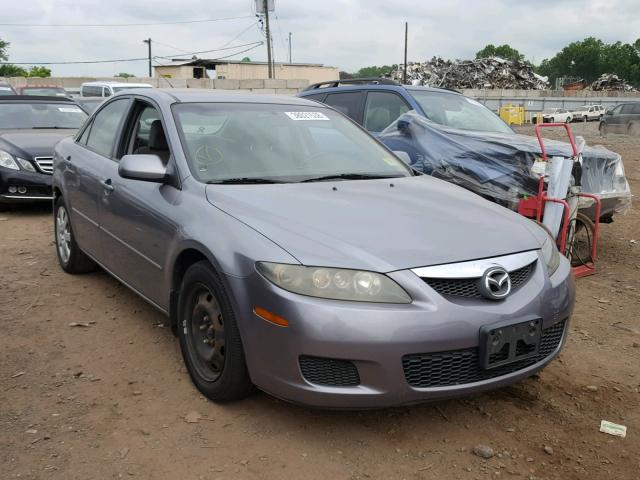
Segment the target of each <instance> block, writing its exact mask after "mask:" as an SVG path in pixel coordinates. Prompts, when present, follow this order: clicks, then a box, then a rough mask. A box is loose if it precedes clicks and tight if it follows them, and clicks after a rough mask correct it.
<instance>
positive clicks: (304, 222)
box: [53, 89, 574, 408]
mask: <svg viewBox="0 0 640 480" xmlns="http://www.w3.org/2000/svg"><path fill="white" fill-rule="evenodd" d="M53 188H54V197H55V200H54V202H55V209H54V219H55V240H56V251H57V255H58V259H59V261H60V265H61V266H62V268H63V269H64V270H65V271H67V272H69V273H81V272H87V271H90V270H92V269H94V268H96V267H97V266H99V267H101V268H103V269H104V270H106V271H107V272H109V273H110V274H112V275H113V276H114V277H115V278H117V279H118V280H119V281H121V282H122V283H124V284H125V285H127V286H128V287H130V288H131V289H132V290H134V291H135V292H136V293H138V294H139V295H140V296H141V297H142V298H144V299H145V300H147V301H148V302H149V303H151V304H152V305H154V306H155V307H157V308H158V309H159V310H160V311H162V312H163V313H165V314H166V315H167V316H169V318H170V321H171V325H172V326H173V329H174V332H175V334H176V335H177V336H178V337H179V340H180V346H181V349H182V354H183V357H184V361H185V364H186V366H187V370H188V372H189V375H190V376H191V379H192V380H193V382H194V384H195V385H196V387H197V388H198V390H200V391H201V392H202V393H203V394H204V395H206V396H207V397H208V398H210V399H212V400H215V401H230V400H235V399H239V398H242V397H244V396H246V395H247V394H249V393H250V392H251V391H252V389H253V388H254V386H257V387H258V388H260V389H261V390H264V391H266V392H268V393H270V394H272V395H274V396H276V397H280V398H283V399H286V400H290V401H294V402H299V403H304V404H308V405H315V406H321V407H335V408H366V407H382V406H389V405H402V404H410V403H416V402H421V401H425V400H432V399H438V398H445V397H452V396H456V395H461V394H468V393H475V392H479V391H483V390H488V389H493V388H496V387H500V386H503V385H508V384H511V383H513V382H516V381H518V380H521V379H523V378H525V377H527V376H529V375H531V374H533V373H534V372H536V371H538V370H540V369H541V368H543V367H544V366H545V365H546V364H548V363H549V362H550V361H551V360H552V359H553V358H554V357H555V356H556V355H557V354H558V352H559V351H560V349H561V347H562V345H563V343H564V341H565V338H566V335H567V330H568V322H569V316H570V314H571V312H572V309H573V302H574V283H573V279H572V277H571V271H570V267H569V263H568V262H567V260H566V259H565V258H564V257H561V256H560V254H559V253H558V250H557V249H556V246H555V243H554V241H553V239H552V238H551V237H550V236H549V235H548V234H547V233H546V231H545V230H543V229H542V228H540V227H538V226H537V225H536V224H535V223H534V222H532V221H530V220H527V219H526V218H524V217H521V216H519V215H517V214H515V213H513V212H511V211H509V210H507V209H505V208H502V207H500V206H497V205H496V204H494V203H491V202H488V201H485V200H483V199H482V198H480V197H479V196H477V195H475V194H473V193H471V192H469V191H467V190H464V189H462V188H459V187H456V186H453V185H451V184H448V183H445V182H443V181H440V180H437V179H434V178H431V177H429V176H423V175H417V174H416V173H414V172H413V171H412V170H410V169H409V168H408V167H407V166H405V165H404V163H403V162H402V161H400V160H399V159H397V158H396V157H395V156H394V155H393V153H391V152H390V151H389V150H387V149H386V148H385V147H384V146H382V145H381V144H379V143H378V142H377V141H376V140H375V139H373V138H372V137H371V136H369V135H368V134H367V133H366V132H365V131H364V130H362V129H361V128H360V127H359V126H358V125H356V124H354V123H353V122H352V121H351V120H349V119H348V118H346V117H345V116H343V115H342V114H340V113H339V112H337V111H334V110H332V109H331V108H329V107H326V106H322V105H319V104H317V103H315V102H312V101H309V100H304V99H299V98H294V97H283V96H277V97H276V96H259V95H243V94H230V93H227V94H221V93H217V92H214V91H202V90H201V91H193V90H191V91H179V90H155V89H154V90H144V91H142V90H137V91H130V92H123V93H120V94H118V95H115V96H114V97H112V98H110V99H109V100H107V101H106V102H105V103H104V104H103V105H101V106H100V107H99V109H98V110H97V111H96V112H95V113H94V114H93V115H92V116H91V117H90V118H89V119H88V120H87V122H86V123H85V125H84V126H83V128H82V129H81V130H80V131H79V132H78V134H77V136H76V137H75V138H67V139H65V140H62V141H61V142H60V143H59V144H58V145H57V147H56V150H55V158H54V173H53Z"/></svg>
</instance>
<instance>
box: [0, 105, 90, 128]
mask: <svg viewBox="0 0 640 480" xmlns="http://www.w3.org/2000/svg"><path fill="white" fill-rule="evenodd" d="M86 118H87V114H86V113H84V112H83V111H82V109H81V108H80V107H78V106H77V105H74V104H73V103H68V104H67V103H17V102H11V103H0V128H2V129H13V128H16V129H22V128H70V129H78V128H80V126H81V125H82V124H83V123H84V121H85V120H86Z"/></svg>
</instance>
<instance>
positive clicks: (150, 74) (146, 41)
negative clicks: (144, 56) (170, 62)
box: [143, 38, 153, 78]
mask: <svg viewBox="0 0 640 480" xmlns="http://www.w3.org/2000/svg"><path fill="white" fill-rule="evenodd" d="M143 42H144V43H146V44H148V45H149V78H151V77H153V73H152V72H151V39H150V38H147V39H146V40H143Z"/></svg>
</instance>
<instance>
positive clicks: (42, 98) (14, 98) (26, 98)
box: [0, 95, 76, 103]
mask: <svg viewBox="0 0 640 480" xmlns="http://www.w3.org/2000/svg"><path fill="white" fill-rule="evenodd" d="M0 102H28V103H36V102H38V103H51V102H63V103H76V102H75V101H73V99H71V98H68V97H54V96H48V95H38V96H36V95H3V96H1V97H0Z"/></svg>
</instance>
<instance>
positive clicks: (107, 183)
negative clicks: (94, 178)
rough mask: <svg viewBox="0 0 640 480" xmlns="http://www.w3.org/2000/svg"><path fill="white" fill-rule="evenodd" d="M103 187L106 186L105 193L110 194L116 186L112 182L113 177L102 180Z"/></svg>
mask: <svg viewBox="0 0 640 480" xmlns="http://www.w3.org/2000/svg"><path fill="white" fill-rule="evenodd" d="M102 188H104V191H105V193H106V194H107V195H108V194H110V193H111V192H113V190H114V188H115V187H114V186H113V184H112V183H111V179H110V178H107V179H106V180H103V181H102Z"/></svg>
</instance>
